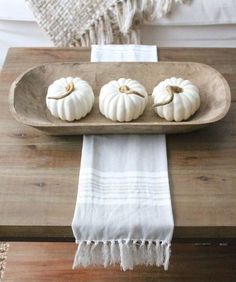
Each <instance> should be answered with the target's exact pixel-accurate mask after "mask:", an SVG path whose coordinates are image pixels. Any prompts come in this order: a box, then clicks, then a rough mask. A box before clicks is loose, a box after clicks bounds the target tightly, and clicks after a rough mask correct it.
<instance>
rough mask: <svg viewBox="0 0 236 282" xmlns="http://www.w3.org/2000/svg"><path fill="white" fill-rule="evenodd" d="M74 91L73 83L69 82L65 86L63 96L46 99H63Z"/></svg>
mask: <svg viewBox="0 0 236 282" xmlns="http://www.w3.org/2000/svg"><path fill="white" fill-rule="evenodd" d="M74 89H75V86H74V83H73V82H70V83H69V84H67V85H66V87H65V93H64V94H62V95H61V96H54V97H48V99H55V100H59V99H63V98H65V97H67V96H68V95H70V94H71V92H73V91H74Z"/></svg>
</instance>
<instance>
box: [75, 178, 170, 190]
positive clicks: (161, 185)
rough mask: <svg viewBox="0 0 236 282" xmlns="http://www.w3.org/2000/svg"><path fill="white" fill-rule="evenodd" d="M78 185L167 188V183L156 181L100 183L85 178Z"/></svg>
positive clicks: (104, 187)
mask: <svg viewBox="0 0 236 282" xmlns="http://www.w3.org/2000/svg"><path fill="white" fill-rule="evenodd" d="M79 185H80V186H81V187H82V186H91V187H92V186H96V187H100V188H101V189H103V190H109V189H112V187H113V188H115V189H120V190H126V189H129V187H130V188H133V189H134V188H136V189H142V190H143V189H144V188H146V189H149V190H154V191H155V190H157V189H159V190H164V189H166V188H168V187H169V186H168V183H158V182H154V183H153V182H152V183H146V182H134V183H130V182H129V183H114V182H109V183H100V182H97V181H94V180H87V181H82V182H79Z"/></svg>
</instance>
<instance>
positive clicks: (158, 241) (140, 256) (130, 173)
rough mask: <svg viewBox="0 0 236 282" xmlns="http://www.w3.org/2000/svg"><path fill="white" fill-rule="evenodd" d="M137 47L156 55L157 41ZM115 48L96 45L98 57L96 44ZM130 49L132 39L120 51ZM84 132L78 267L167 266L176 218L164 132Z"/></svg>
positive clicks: (76, 232)
mask: <svg viewBox="0 0 236 282" xmlns="http://www.w3.org/2000/svg"><path fill="white" fill-rule="evenodd" d="M133 47H134V49H133V52H135V53H136V54H134V57H136V58H140V59H141V60H142V61H145V59H146V60H150V58H151V59H154V60H157V57H156V48H153V46H145V47H144V46H140V48H139V45H136V46H133ZM110 48H111V49H112V48H115V47H114V46H109V45H103V46H99V47H97V48H96V50H95V49H94V50H93V49H92V56H93V58H95V59H94V61H95V60H97V61H98V60H99V55H98V56H97V57H96V51H97V49H99V52H98V53H97V54H100V53H101V50H104V52H105V53H106V51H107V53H108V54H110V53H111V52H110V51H111V50H110ZM131 49H132V45H131V46H130V45H129V46H126V45H122V46H119V50H122V52H121V53H120V55H119V56H118V57H119V58H122V60H124V61H125V60H128V59H129V58H126V57H125V54H126V53H128V54H130V50H131ZM144 49H145V52H143V51H142V50H144ZM148 49H149V52H147V50H148ZM126 50H129V52H126ZM103 58H104V55H103ZM116 58H117V55H116V57H114V56H113V57H112V60H116ZM107 59H111V58H109V56H108V58H107ZM83 138H84V139H83V148H82V158H81V166H80V173H79V187H78V195H77V201H76V207H75V212H74V218H73V222H72V229H73V233H74V236H75V239H76V243H77V244H78V249H77V252H76V254H75V259H74V265H73V267H74V268H76V267H80V266H84V267H86V266H89V265H104V267H107V266H109V265H113V264H117V263H118V264H120V266H121V269H123V270H127V269H133V267H134V266H135V265H140V264H144V265H156V266H162V265H163V266H164V269H167V268H168V263H169V257H170V243H171V239H172V234H173V228H174V222H173V214H172V206H171V198H170V190H169V180H168V167H167V154H166V139H165V136H164V135H100V136H96V135H95V136H94V135H91V136H84V137H83Z"/></svg>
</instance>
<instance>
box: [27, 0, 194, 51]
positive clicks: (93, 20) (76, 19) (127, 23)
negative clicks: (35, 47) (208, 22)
mask: <svg viewBox="0 0 236 282" xmlns="http://www.w3.org/2000/svg"><path fill="white" fill-rule="evenodd" d="M26 2H27V3H28V4H29V6H30V8H31V9H32V11H33V13H34V16H35V18H36V20H37V22H38V24H39V25H40V26H41V27H42V28H43V29H44V30H45V31H46V32H47V34H48V35H49V37H50V38H51V40H52V41H53V42H54V44H55V45H56V46H63V47H66V46H71V47H73V46H90V45H91V44H109V43H117V44H122V43H128V44H129V43H134V44H138V43H140V32H139V28H140V24H142V22H143V21H144V20H145V21H150V22H151V21H152V20H153V19H155V18H160V17H163V16H165V15H167V14H168V13H169V12H170V11H171V9H172V7H173V5H174V4H175V3H185V2H189V0H53V1H47V0H26Z"/></svg>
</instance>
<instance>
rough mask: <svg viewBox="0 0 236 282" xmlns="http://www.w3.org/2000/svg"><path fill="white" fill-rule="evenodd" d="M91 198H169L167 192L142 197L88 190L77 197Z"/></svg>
mask: <svg viewBox="0 0 236 282" xmlns="http://www.w3.org/2000/svg"><path fill="white" fill-rule="evenodd" d="M82 197H84V198H91V199H111V200H112V199H113V200H114V199H120V200H121V199H137V200H157V201H159V200H163V199H170V195H169V194H168V193H166V194H161V195H155V196H152V197H150V196H149V195H146V197H144V196H143V195H137V194H135V195H133V194H130V195H122V194H112V195H106V194H105V195H104V194H103V195H101V194H94V193H90V192H88V191H87V192H86V193H79V198H82Z"/></svg>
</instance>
